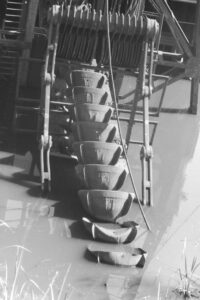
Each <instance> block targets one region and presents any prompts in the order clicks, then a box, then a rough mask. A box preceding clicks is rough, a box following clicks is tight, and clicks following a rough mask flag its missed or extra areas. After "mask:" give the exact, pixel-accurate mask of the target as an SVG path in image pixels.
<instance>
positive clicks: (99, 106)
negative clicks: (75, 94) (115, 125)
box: [74, 103, 114, 111]
mask: <svg viewBox="0 0 200 300" xmlns="http://www.w3.org/2000/svg"><path fill="white" fill-rule="evenodd" d="M74 106H75V107H77V106H89V107H93V108H95V107H97V108H99V109H100V110H105V111H106V110H109V109H111V110H112V111H113V110H114V108H113V107H112V106H110V105H105V104H97V103H74Z"/></svg>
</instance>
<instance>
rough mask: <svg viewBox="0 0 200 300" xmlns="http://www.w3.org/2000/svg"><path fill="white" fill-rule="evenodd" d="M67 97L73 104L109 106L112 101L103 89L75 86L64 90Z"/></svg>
mask: <svg viewBox="0 0 200 300" xmlns="http://www.w3.org/2000/svg"><path fill="white" fill-rule="evenodd" d="M66 94H67V97H68V98H69V99H70V100H71V102H74V103H75V104H79V103H94V104H102V105H106V104H111V103H112V99H111V95H110V93H109V92H107V91H106V90H105V89H103V88H102V89H98V88H92V87H83V86H76V87H74V88H71V89H67V90H66Z"/></svg>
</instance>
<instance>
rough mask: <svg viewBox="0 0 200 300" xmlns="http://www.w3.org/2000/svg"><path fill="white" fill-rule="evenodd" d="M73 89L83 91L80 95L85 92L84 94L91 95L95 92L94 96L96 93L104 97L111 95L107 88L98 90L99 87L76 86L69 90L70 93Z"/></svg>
mask: <svg viewBox="0 0 200 300" xmlns="http://www.w3.org/2000/svg"><path fill="white" fill-rule="evenodd" d="M73 89H74V90H78V89H80V90H82V92H80V95H81V94H82V93H83V92H84V93H90V92H91V93H92V92H94V94H95V92H97V93H99V94H102V95H104V94H105V93H107V94H108V95H109V94H110V93H109V91H108V90H107V89H106V88H104V87H101V88H98V87H90V86H81V85H76V86H71V87H69V88H67V90H68V91H71V90H73ZM87 90H88V91H87Z"/></svg>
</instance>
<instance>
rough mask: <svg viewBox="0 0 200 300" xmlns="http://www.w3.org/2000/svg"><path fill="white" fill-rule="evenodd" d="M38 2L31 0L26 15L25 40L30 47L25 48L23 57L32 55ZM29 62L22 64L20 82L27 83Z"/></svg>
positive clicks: (37, 0)
mask: <svg viewBox="0 0 200 300" xmlns="http://www.w3.org/2000/svg"><path fill="white" fill-rule="evenodd" d="M38 4H39V0H29V2H28V9H27V17H26V27H25V36H24V42H25V43H26V44H28V45H30V47H29V48H28V49H24V50H23V52H22V58H24V59H28V58H29V57H30V52H31V44H32V40H33V37H34V28H35V22H36V17H37V12H38ZM28 67H29V63H28V62H27V61H23V62H22V63H21V66H20V81H21V82H20V84H21V85H25V83H26V79H27V72H28Z"/></svg>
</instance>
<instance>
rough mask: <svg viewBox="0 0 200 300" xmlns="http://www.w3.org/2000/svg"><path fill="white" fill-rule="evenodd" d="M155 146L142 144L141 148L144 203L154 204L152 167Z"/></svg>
mask: <svg viewBox="0 0 200 300" xmlns="http://www.w3.org/2000/svg"><path fill="white" fill-rule="evenodd" d="M152 157H153V148H152V147H151V146H148V147H145V146H142V147H141V150H140V159H141V165H142V202H143V203H142V204H143V205H153V191H152V179H153V176H152V174H153V167H152Z"/></svg>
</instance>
